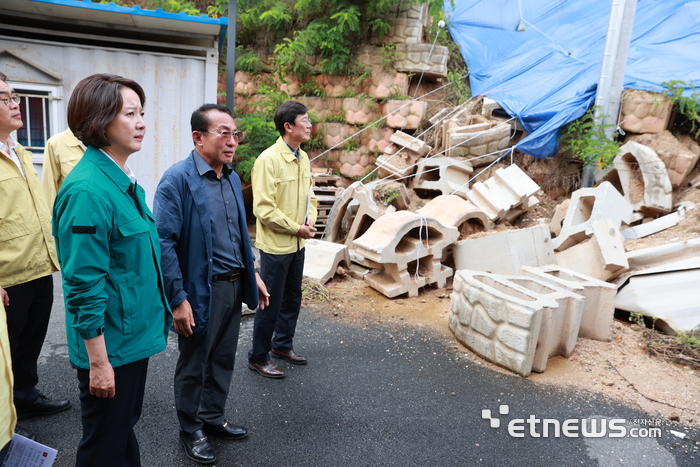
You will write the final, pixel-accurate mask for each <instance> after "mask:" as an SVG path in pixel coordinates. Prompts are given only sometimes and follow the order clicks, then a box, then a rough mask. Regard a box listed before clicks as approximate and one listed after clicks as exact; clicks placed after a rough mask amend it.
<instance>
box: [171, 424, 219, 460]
mask: <svg viewBox="0 0 700 467" xmlns="http://www.w3.org/2000/svg"><path fill="white" fill-rule="evenodd" d="M180 444H182V447H183V448H185V454H186V455H187V457H189V458H190V460H193V461H195V462H197V463H198V464H204V465H208V464H213V463H214V462H216V454H214V448H212V447H211V444H209V440H208V439H207V437H206V436H204V433H203V432H202V430H197V431H195V432H194V433H192V434H191V435H188V434H187V433H185V432H184V431H181V432H180Z"/></svg>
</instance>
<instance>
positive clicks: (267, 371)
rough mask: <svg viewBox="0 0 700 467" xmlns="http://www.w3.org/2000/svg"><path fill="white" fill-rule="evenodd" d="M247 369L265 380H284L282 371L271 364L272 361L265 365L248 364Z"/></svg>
mask: <svg viewBox="0 0 700 467" xmlns="http://www.w3.org/2000/svg"><path fill="white" fill-rule="evenodd" d="M248 368H250V369H251V370H254V371H257V372H258V373H260V374H261V375H263V376H264V377H265V378H284V371H283V370H282V369H281V368H279V367H278V366H277V365H275V364H274V363H272V360H268V361H266V362H265V363H250V362H248Z"/></svg>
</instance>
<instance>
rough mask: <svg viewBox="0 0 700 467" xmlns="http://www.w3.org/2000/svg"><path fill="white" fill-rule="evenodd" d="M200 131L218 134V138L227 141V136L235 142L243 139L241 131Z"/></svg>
mask: <svg viewBox="0 0 700 467" xmlns="http://www.w3.org/2000/svg"><path fill="white" fill-rule="evenodd" d="M202 133H211V134H213V135H219V138H221V139H223V140H225V141H228V140H229V138H233V140H234V141H235V142H237V143H240V142H241V141H243V136H244V133H243V132H242V131H206V130H204V131H202Z"/></svg>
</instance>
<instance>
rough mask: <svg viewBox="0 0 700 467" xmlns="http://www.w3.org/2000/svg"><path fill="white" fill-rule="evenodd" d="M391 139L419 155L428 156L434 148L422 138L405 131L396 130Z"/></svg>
mask: <svg viewBox="0 0 700 467" xmlns="http://www.w3.org/2000/svg"><path fill="white" fill-rule="evenodd" d="M389 140H390V141H391V142H392V143H394V144H396V145H397V146H399V147H401V148H406V149H408V150H409V151H413V152H415V153H416V154H417V155H418V157H426V156H427V155H428V154H429V153H430V151H431V150H432V149H433V148H432V147H430V146H428V145H427V144H425V142H423V141H422V140H420V139H418V138H415V137H413V136H411V135H407V134H406V133H404V132H403V131H397V132H395V133H394V134H393V135H391V138H389Z"/></svg>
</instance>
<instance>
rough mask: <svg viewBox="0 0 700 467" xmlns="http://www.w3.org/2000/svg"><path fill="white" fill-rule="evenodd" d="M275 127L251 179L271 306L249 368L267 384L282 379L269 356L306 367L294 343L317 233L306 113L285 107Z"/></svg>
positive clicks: (259, 321)
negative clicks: (307, 254) (307, 247)
mask: <svg viewBox="0 0 700 467" xmlns="http://www.w3.org/2000/svg"><path fill="white" fill-rule="evenodd" d="M274 121H275V127H276V128H277V131H278V132H279V134H280V137H279V138H278V139H277V142H276V143H275V144H273V145H272V146H270V147H269V148H267V149H266V150H265V151H263V152H262V154H260V156H258V158H257V159H256V161H255V165H254V167H253V171H252V173H251V181H252V185H253V214H255V217H256V219H257V220H256V225H255V246H256V247H257V248H259V249H260V276H261V277H262V279H263V281H264V282H265V285H266V286H267V290H269V291H270V294H271V297H270V305H269V306H268V307H267V308H265V309H264V310H263V309H260V310H258V311H257V312H256V313H255V323H254V325H253V348H252V349H251V350H250V351H249V352H248V368H250V369H251V370H255V371H257V372H258V373H259V374H261V375H262V376H265V377H267V378H284V376H285V374H284V370H282V369H281V368H279V367H278V366H277V365H275V364H274V363H272V360H270V353H272V356H273V357H276V358H280V359H282V360H284V361H286V362H288V363H292V364H295V365H305V364H306V363H307V359H306V357H305V356H303V355H300V354H298V353H296V352H295V351H294V345H293V339H294V333H295V330H296V326H297V319H298V318H299V311H300V308H301V281H302V273H303V270H304V241H305V239H308V238H313V236H314V234H315V232H316V229H315V228H314V222H315V221H316V196H315V195H314V192H313V190H312V187H313V182H312V180H311V167H310V163H309V156H308V155H307V154H306V153H305V152H304V151H303V150H302V149H301V148H300V145H301V143H303V142H305V141H308V140H309V139H310V138H311V122H310V121H309V115H308V113H307V109H306V107H305V106H304V105H303V104H301V103H299V102H295V101H287V102H285V103H284V104H282V105H281V106H280V107H279V108H278V109H277V111H276V112H275V116H274Z"/></svg>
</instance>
